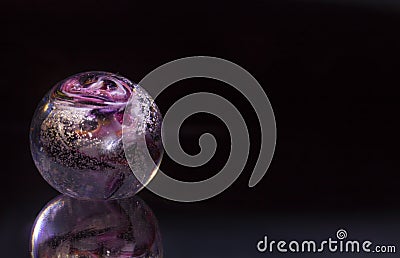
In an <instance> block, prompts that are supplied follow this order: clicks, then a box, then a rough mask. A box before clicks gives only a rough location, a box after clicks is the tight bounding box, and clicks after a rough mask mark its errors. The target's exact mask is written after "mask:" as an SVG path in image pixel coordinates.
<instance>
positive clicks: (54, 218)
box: [30, 195, 163, 258]
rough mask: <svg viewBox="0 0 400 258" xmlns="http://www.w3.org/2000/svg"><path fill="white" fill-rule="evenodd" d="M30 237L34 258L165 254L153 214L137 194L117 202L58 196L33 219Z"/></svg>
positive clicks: (136, 257)
mask: <svg viewBox="0 0 400 258" xmlns="http://www.w3.org/2000/svg"><path fill="white" fill-rule="evenodd" d="M31 238H32V239H31V247H30V248H31V255H32V257H33V258H41V257H62V258H67V257H88V258H89V257H93V258H94V257H114V258H117V257H132V258H144V257H148V258H161V257H162V256H163V254H162V253H163V252H162V242H161V237H160V231H159V228H158V225H157V221H156V218H155V216H154V214H153V212H152V211H151V210H150V209H149V207H148V206H147V205H146V204H145V203H144V202H143V201H142V200H140V199H139V198H137V197H133V198H129V199H124V200H115V201H87V200H77V199H73V198H70V197H68V196H65V195H63V196H60V197H57V198H56V199H54V200H53V201H51V202H50V203H49V204H47V205H46V206H45V207H44V208H43V210H42V212H41V213H40V214H39V216H38V217H37V218H36V222H35V225H34V227H33V230H32V237H31Z"/></svg>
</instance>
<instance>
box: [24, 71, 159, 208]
mask: <svg viewBox="0 0 400 258" xmlns="http://www.w3.org/2000/svg"><path fill="white" fill-rule="evenodd" d="M131 98H133V100H134V103H135V108H136V110H135V112H130V113H129V114H128V115H127V116H125V117H124V111H125V108H126V104H127V102H128V100H129V99H131ZM130 114H134V116H132V117H130ZM126 118H128V119H129V125H130V126H129V130H130V131H132V132H134V137H131V139H130V141H128V142H129V146H124V144H123V142H122V122H123V120H124V119H126ZM161 120H162V117H161V113H160V111H159V109H158V107H157V106H156V104H155V103H154V100H153V99H152V98H151V96H150V95H149V94H148V93H147V92H146V91H145V90H144V89H143V88H141V87H140V86H139V85H136V84H133V83H132V82H131V81H130V80H128V79H126V78H124V77H122V76H120V75H116V74H112V73H108V72H85V73H80V74H76V75H73V76H71V77H69V78H67V79H65V80H63V81H61V82H59V83H58V84H56V85H55V86H54V87H53V88H52V89H51V90H50V91H49V92H48V93H47V94H46V95H45V97H44V98H43V100H42V101H41V102H40V104H39V105H38V107H37V109H36V112H35V114H34V116H33V119H32V123H31V130H30V144H31V152H32V156H33V160H34V162H35V165H36V167H37V168H38V170H39V171H40V173H41V175H42V176H43V178H44V179H45V180H46V181H47V182H48V183H49V184H50V185H52V186H53V187H54V188H55V189H57V190H58V191H59V192H61V193H63V194H66V195H69V196H72V197H74V198H79V199H100V200H109V199H110V200H112V199H120V198H127V197H130V196H133V195H134V194H135V193H137V192H138V191H139V190H140V189H142V188H143V186H144V184H145V183H146V182H149V181H150V180H151V179H152V178H153V176H154V175H155V173H156V172H157V168H158V165H159V163H160V161H161V158H162V155H163V149H162V143H161ZM136 139H137V140H136ZM141 139H145V140H141ZM124 148H128V149H129V150H130V151H129V153H130V156H131V157H130V158H132V159H134V160H135V161H137V164H138V165H137V166H136V167H135V169H139V170H145V171H140V173H138V174H140V175H143V178H141V182H142V183H141V182H139V180H137V178H136V177H135V176H134V173H132V170H131V168H130V167H129V164H128V162H127V160H126V157H125V152H124ZM145 151H146V152H147V151H148V152H147V153H148V154H150V157H151V159H152V160H153V161H154V163H153V166H151V167H149V166H148V165H147V166H141V165H140V164H141V163H140V161H141V157H142V156H143V155H142V154H143V153H144V152H145ZM132 156H133V157H132Z"/></svg>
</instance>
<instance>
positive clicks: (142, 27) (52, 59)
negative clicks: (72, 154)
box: [0, 0, 400, 257]
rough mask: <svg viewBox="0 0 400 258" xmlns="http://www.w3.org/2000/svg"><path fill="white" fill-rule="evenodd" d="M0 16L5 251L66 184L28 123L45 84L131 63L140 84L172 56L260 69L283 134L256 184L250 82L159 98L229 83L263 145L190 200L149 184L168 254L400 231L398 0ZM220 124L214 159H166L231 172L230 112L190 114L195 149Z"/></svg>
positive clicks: (104, 6) (91, 8)
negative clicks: (216, 186) (35, 145)
mask: <svg viewBox="0 0 400 258" xmlns="http://www.w3.org/2000/svg"><path fill="white" fill-rule="evenodd" d="M0 22H1V23H0V29H1V31H0V35H1V36H0V39H1V40H0V50H1V58H0V60H1V72H2V74H1V76H0V80H1V81H0V82H1V83H0V85H1V94H2V96H1V99H2V122H1V127H0V128H1V134H0V135H1V143H2V151H1V157H2V159H1V160H2V166H1V173H0V178H1V187H0V189H1V195H0V198H1V201H2V202H1V206H0V207H1V208H0V210H1V213H0V216H1V217H0V218H1V222H0V226H1V228H0V237H1V238H0V245H1V250H2V251H1V252H2V253H3V255H2V257H27V256H28V252H29V247H28V246H29V233H30V227H31V226H32V223H33V221H34V219H35V216H36V215H37V214H38V212H39V211H40V209H41V208H42V207H43V206H44V205H45V204H46V203H47V202H48V201H49V200H50V199H52V198H53V197H54V196H56V195H57V192H56V191H55V190H53V189H52V188H51V187H50V186H49V185H48V184H47V183H46V182H45V181H44V180H43V179H42V177H41V176H40V174H39V173H38V172H37V170H36V168H35V166H34V164H33V161H32V159H31V156H30V150H29V139H28V135H29V125H30V120H31V118H32V115H33V112H34V109H35V107H36V105H37V104H38V102H39V101H40V99H41V98H42V97H43V95H44V94H45V93H46V92H47V91H48V90H49V89H50V88H51V87H52V86H53V85H54V84H55V83H56V82H58V81H60V80H62V79H64V78H65V77H67V76H69V75H72V74H75V73H78V72H82V71H88V70H104V71H111V72H118V73H120V74H121V75H124V76H126V77H128V78H130V79H131V80H133V81H137V82H138V81H140V79H141V78H143V77H144V76H145V75H146V74H147V73H148V72H150V71H151V70H153V69H155V68H156V67H158V66H160V65H162V64H164V63H166V62H169V61H172V60H175V59H177V58H182V57H186V56H195V55H207V56H216V57H220V58H224V59H227V60H230V61H232V62H234V63H237V64H239V65H240V66H242V67H243V68H245V69H246V70H248V71H249V72H250V73H251V74H252V75H253V76H254V77H255V78H256V79H257V80H258V81H259V83H260V84H261V85H262V86H263V88H264V90H265V92H266V93H267V95H268V97H269V100H270V102H271V104H272V107H273V109H274V113H275V116H276V123H277V133H278V139H277V145H276V152H275V156H274V159H273V162H272V164H271V166H270V168H269V170H268V173H267V174H266V176H265V177H264V178H263V180H262V181H261V182H260V183H259V184H258V185H257V186H256V187H255V188H248V187H247V183H248V180H249V178H250V175H251V172H252V169H253V167H254V164H255V161H256V159H257V153H258V151H257V150H258V148H259V137H260V128H259V125H258V122H257V117H256V115H255V113H254V111H253V110H252V108H251V105H250V104H249V103H248V102H247V101H246V99H245V98H244V97H243V96H241V95H240V93H238V92H236V91H235V90H233V89H232V88H231V87H229V86H227V85H224V84H223V83H220V82H217V81H212V80H208V79H189V80H184V81H181V82H179V83H176V84H174V85H173V86H171V87H170V88H169V89H168V90H167V91H166V92H164V93H163V94H162V95H161V96H160V97H159V98H157V100H156V102H157V104H158V105H159V107H160V108H161V110H162V112H163V113H165V112H166V111H167V110H168V107H169V106H171V105H172V104H173V103H174V101H176V100H177V99H179V98H180V97H183V96H185V95H187V94H188V93H192V92H198V91H208V92H214V93H217V94H219V95H221V96H223V97H225V98H227V99H228V100H230V101H231V102H232V103H234V104H235V105H236V107H237V108H238V109H239V110H240V111H241V112H242V115H243V116H244V117H245V118H246V123H248V128H249V131H250V137H251V141H252V147H251V153H250V157H249V162H248V164H247V165H246V169H245V171H244V172H243V173H242V175H241V176H240V178H239V179H238V180H237V181H236V182H235V183H234V184H233V185H232V186H231V187H230V188H229V189H228V190H226V191H225V192H223V193H222V194H220V195H218V196H217V197H215V198H212V199H210V200H206V201H203V202H199V203H186V204H185V203H177V202H172V201H168V200H165V199H162V198H161V197H158V196H155V195H154V194H152V193H150V192H148V191H147V190H144V191H142V192H141V193H140V196H141V197H142V198H143V199H144V200H145V201H146V202H147V203H148V204H149V205H150V207H151V208H152V209H153V210H154V212H155V213H156V215H157V217H158V218H159V221H160V227H161V233H162V235H163V237H164V245H165V250H166V256H167V257H259V256H260V257H262V256H263V255H260V254H257V253H256V251H255V243H256V242H257V241H258V239H261V238H262V237H263V235H264V234H266V233H268V232H275V236H276V237H281V238H284V239H285V238H291V237H292V238H293V237H299V236H301V235H304V234H309V236H311V237H313V236H314V237H317V236H318V235H319V234H321V232H325V231H326V234H325V233H324V234H325V235H324V236H329V234H331V235H332V234H334V233H335V232H336V230H337V229H338V228H339V227H342V226H347V227H348V228H350V229H353V230H354V231H356V229H355V227H356V226H355V225H359V228H363V229H364V230H366V229H369V228H371V227H372V228H374V229H373V230H372V229H371V231H367V233H368V232H376V230H375V229H376V228H379V229H381V232H380V237H381V238H382V239H383V240H385V239H389V235H393V234H394V235H395V233H397V232H398V229H399V223H398V219H397V218H398V217H396V216H397V211H398V207H399V206H398V203H399V200H400V195H399V194H400V188H399V187H398V184H399V179H400V176H399V166H398V153H399V151H398V150H399V141H398V133H399V129H400V127H399V123H398V119H399V116H398V112H399V107H400V104H399V97H400V96H399V93H398V92H400V91H398V90H397V88H398V75H399V73H398V69H399V68H400V51H399V49H400V36H399V35H400V33H399V25H400V4H397V3H396V2H395V1H392V2H390V1H376V2H374V1H364V2H363V1H334V0H332V1H288V0H282V1H267V0H264V1H242V2H240V3H237V2H235V3H234V2H229V1H225V2H217V1H187V2H170V1H164V2H145V1H140V2H139V1H108V2H106V1H94V0H89V1H29V2H28V1H26V2H25V1H22V0H17V1H3V2H2V3H1V4H0ZM206 131H207V132H211V133H213V134H214V135H215V136H216V138H217V140H218V144H219V147H218V150H217V154H216V156H215V157H214V158H213V159H212V160H211V162H210V163H209V164H207V165H205V166H204V167H201V168H195V169H190V168H185V167H182V166H180V165H178V164H174V163H173V162H172V161H171V160H170V159H169V158H165V159H164V161H163V164H162V168H163V169H164V170H163V171H166V173H167V174H169V175H171V176H173V177H175V178H178V179H183V180H189V181H190V180H192V181H193V180H199V179H205V178H207V177H209V176H212V175H213V174H215V173H216V172H218V169H219V168H221V167H222V166H223V164H224V162H225V161H226V159H227V157H228V152H229V134H228V130H227V128H226V127H225V126H224V124H223V123H222V122H221V121H219V120H218V119H216V118H215V117H212V116H210V115H204V114H203V115H201V114H198V115H194V116H193V117H191V118H189V119H188V120H187V121H185V123H184V124H183V126H182V129H181V141H182V145H183V148H184V149H185V150H186V151H187V152H188V153H192V154H195V153H197V152H198V151H199V147H198V143H197V141H198V137H199V136H200V135H201V134H202V133H204V132H206ZM261 158H262V157H261ZM324 218H325V219H324ZM338 218H340V219H338ZM318 219H321V220H322V221H320V222H319V220H318ZM307 223H309V224H307ZM357 223H359V224H357ZM380 223H384V226H382V225H381V224H380ZM288 225H292V226H288ZM304 225H308V226H304ZM324 230H325V231H324ZM389 231H390V232H389ZM357 232H359V231H357ZM361 236H362V237H368V236H369V235H367V236H365V235H361ZM398 237H399V234H397V236H395V237H394V238H393V239H396V238H397V239H398ZM389 242H390V241H389ZM392 243H393V240H392Z"/></svg>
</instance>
